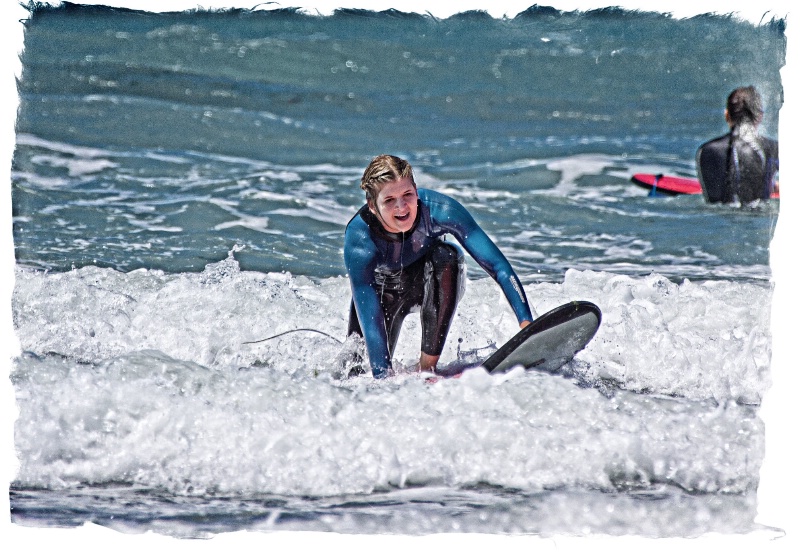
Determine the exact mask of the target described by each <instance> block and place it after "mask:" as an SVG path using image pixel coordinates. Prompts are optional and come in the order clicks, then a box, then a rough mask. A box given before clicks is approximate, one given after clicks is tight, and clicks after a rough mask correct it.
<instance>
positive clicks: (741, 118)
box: [696, 86, 778, 205]
mask: <svg viewBox="0 0 800 553" xmlns="http://www.w3.org/2000/svg"><path fill="white" fill-rule="evenodd" d="M763 115H764V111H763V108H762V107H761V96H760V95H759V93H758V91H756V89H755V88H754V87H752V86H746V87H741V88H737V89H736V90H734V91H733V92H731V94H730V96H728V103H727V107H726V109H725V120H726V121H727V122H728V126H729V127H730V129H731V132H729V133H728V134H726V135H724V136H720V137H718V138H715V139H713V140H710V141H708V142H706V143H705V144H703V145H702V146H700V148H699V149H698V150H697V156H696V162H697V175H698V177H699V179H700V184H701V185H702V187H703V197H704V198H705V199H706V201H707V202H724V203H739V204H741V205H749V204H752V203H753V202H756V201H758V200H765V199H768V198H769V197H770V196H771V195H772V194H773V193H774V192H777V191H778V182H777V179H776V176H777V173H778V142H777V141H776V140H772V139H770V138H766V137H764V136H760V135H759V134H758V126H759V124H761V119H762V117H763Z"/></svg>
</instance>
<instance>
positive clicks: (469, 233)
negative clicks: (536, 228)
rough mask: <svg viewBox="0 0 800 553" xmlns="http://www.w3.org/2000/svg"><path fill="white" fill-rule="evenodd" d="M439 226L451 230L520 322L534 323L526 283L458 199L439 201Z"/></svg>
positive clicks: (441, 199) (442, 199) (444, 198)
mask: <svg viewBox="0 0 800 553" xmlns="http://www.w3.org/2000/svg"><path fill="white" fill-rule="evenodd" d="M437 203H439V206H437V207H439V209H437V210H436V211H437V214H436V215H437V216H438V217H441V220H440V221H439V223H440V224H441V225H442V226H443V227H444V228H446V229H447V230H448V232H450V233H451V234H452V235H453V236H455V238H456V239H457V240H458V241H459V242H460V243H461V245H462V246H464V248H465V249H466V250H467V252H469V254H470V255H471V256H472V258H473V259H474V260H475V261H477V262H478V265H480V266H481V267H482V268H483V270H484V271H486V272H487V273H488V274H489V275H490V276H491V277H492V278H493V279H494V280H495V281H496V282H497V283H498V284H499V285H500V288H501V289H502V290H503V294H505V296H506V299H507V300H508V303H509V304H511V308H512V309H513V310H514V314H515V315H516V317H517V321H518V322H520V323H521V322H522V321H532V320H533V317H532V316H531V309H530V305H529V304H528V298H527V297H526V296H525V291H524V290H523V289H522V284H521V283H520V281H519V278H518V277H517V274H516V273H515V272H514V269H512V268H511V264H510V263H509V262H508V260H507V259H506V257H505V256H504V255H503V253H502V252H501V251H500V249H499V248H498V247H497V246H496V245H495V243H494V242H492V239H491V238H489V236H488V235H487V234H486V233H485V232H484V231H483V229H482V228H481V227H480V226H478V223H477V222H476V221H475V219H474V218H473V217H472V215H470V213H469V211H467V209H466V208H465V207H464V206H462V205H461V204H460V203H458V202H457V201H455V200H454V199H452V198H450V197H448V196H443V195H440V198H437Z"/></svg>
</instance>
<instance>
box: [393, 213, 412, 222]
mask: <svg viewBox="0 0 800 553" xmlns="http://www.w3.org/2000/svg"><path fill="white" fill-rule="evenodd" d="M410 217H411V213H406V214H405V215H396V216H395V219H397V220H398V221H400V222H405V221H408V219H409V218H410Z"/></svg>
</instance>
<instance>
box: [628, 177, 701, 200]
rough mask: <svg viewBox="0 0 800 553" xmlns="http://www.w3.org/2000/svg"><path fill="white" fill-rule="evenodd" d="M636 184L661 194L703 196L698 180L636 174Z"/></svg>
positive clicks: (634, 180)
mask: <svg viewBox="0 0 800 553" xmlns="http://www.w3.org/2000/svg"><path fill="white" fill-rule="evenodd" d="M631 181H633V183H634V184H638V185H639V186H641V187H642V188H647V189H649V190H651V191H655V192H658V193H660V194H669V195H671V196H675V195H677V194H702V193H703V187H702V186H700V181H698V180H697V179H687V178H684V177H670V176H667V175H650V174H647V173H636V174H635V175H633V176H632V177H631Z"/></svg>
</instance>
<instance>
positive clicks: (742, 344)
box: [10, 4, 786, 538]
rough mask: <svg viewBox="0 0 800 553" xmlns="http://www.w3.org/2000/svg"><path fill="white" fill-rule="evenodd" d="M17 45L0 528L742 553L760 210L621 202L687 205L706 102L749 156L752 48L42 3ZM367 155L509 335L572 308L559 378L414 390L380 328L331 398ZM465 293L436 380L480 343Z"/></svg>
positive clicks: (711, 28)
mask: <svg viewBox="0 0 800 553" xmlns="http://www.w3.org/2000/svg"><path fill="white" fill-rule="evenodd" d="M24 37H25V42H24V47H25V48H24V52H23V53H22V57H21V63H22V73H21V78H20V81H19V111H18V116H17V121H16V134H15V145H16V148H15V151H14V155H13V159H12V171H11V180H12V182H11V196H12V209H13V240H14V254H15V260H16V263H15V267H14V276H15V284H14V289H13V295H12V298H11V312H12V319H13V326H14V330H15V333H16V337H17V339H18V340H19V345H20V352H19V354H18V355H17V356H16V357H15V358H14V359H13V362H12V369H11V373H10V378H11V382H12V385H13V390H14V395H15V399H16V406H17V409H18V411H19V412H18V417H17V419H16V422H15V424H14V446H15V450H16V455H17V460H18V469H17V471H16V475H15V477H14V479H13V481H12V482H11V486H10V511H11V513H10V514H11V519H12V521H13V523H14V524H17V525H21V526H46V527H75V526H80V525H82V524H84V523H86V522H93V523H96V524H99V525H102V526H107V527H110V528H113V529H115V530H119V531H120V532H125V533H129V532H133V533H141V532H146V531H152V532H155V533H158V534H164V535H169V536H177V537H192V538H197V537H210V536H215V535H218V534H224V533H229V532H236V531H241V530H252V531H259V532H276V531H282V530H287V531H314V532H329V533H338V534H398V535H399V534H402V535H424V534H433V533H482V534H503V535H505V534H512V535H531V534H534V535H539V536H545V537H548V536H559V535H565V536H586V535H590V536H641V537H648V538H651V537H658V538H670V537H690V538H695V537H698V536H705V535H709V534H726V535H729V534H738V535H744V534H749V533H752V532H758V531H763V530H765V527H763V526H762V525H761V524H758V523H756V521H755V518H756V514H757V510H758V501H757V491H758V487H759V479H760V470H761V468H762V463H763V460H764V455H765V425H764V423H763V421H762V420H761V418H760V416H759V410H760V407H761V404H762V400H763V399H764V397H765V394H766V393H767V392H768V390H770V387H771V384H772V375H771V370H770V369H771V357H772V329H771V325H770V321H771V306H772V298H773V291H774V282H773V276H772V272H771V268H770V243H771V240H772V238H773V234H774V231H775V227H776V224H777V221H778V218H779V212H780V202H779V201H777V200H771V201H768V202H764V203H763V204H761V205H759V206H757V207H756V208H752V209H750V208H748V209H739V208H734V207H731V206H709V205H705V204H704V203H703V201H702V198H700V197H696V196H683V197H651V196H650V195H649V194H648V191H647V190H645V189H641V188H638V187H636V186H634V185H633V184H631V182H630V176H631V175H632V174H634V173H638V172H649V173H665V174H675V175H683V176H694V153H695V150H696V148H697V146H698V145H699V144H700V143H702V142H703V141H705V140H707V139H708V138H711V137H714V136H716V135H719V134H722V133H723V132H724V131H725V123H724V119H723V118H722V110H723V106H724V100H725V97H726V96H727V94H728V92H729V91H730V90H731V89H732V88H734V87H736V86H739V85H743V84H755V85H756V86H757V87H758V88H759V90H760V91H761V93H762V95H763V97H764V100H765V106H766V115H765V121H764V124H763V129H764V132H765V133H766V134H769V135H771V136H777V130H778V115H779V110H780V108H781V106H782V103H783V85H782V81H781V76H780V69H781V68H782V66H783V64H784V62H785V56H786V37H785V21H784V20H778V19H772V20H764V21H762V22H761V23H759V24H756V23H752V22H746V21H742V20H739V19H737V18H735V17H729V16H718V15H701V16H697V17H693V18H686V19H682V18H675V17H669V16H666V15H664V14H660V13H655V12H632V11H626V10H622V9H614V8H609V9H603V10H595V11H586V12H577V11H558V10H551V9H548V8H538V9H537V8H531V9H529V10H526V11H524V12H521V13H519V15H516V16H512V17H507V18H503V19H499V18H493V17H491V16H489V15H487V14H485V13H479V12H468V13H462V14H459V15H456V16H453V17H449V18H437V17H433V16H430V15H426V16H422V15H417V14H410V13H403V12H398V11H389V12H370V11H361V10H340V11H338V12H336V13H334V14H333V15H331V16H319V15H307V14H305V13H301V12H298V11H294V10H277V11H269V10H267V9H266V7H265V9H263V10H262V11H249V10H233V11H223V12H215V11H202V10H196V11H192V12H180V13H153V12H144V11H130V10H123V9H109V8H99V7H88V6H76V5H71V4H69V5H64V6H62V7H60V8H58V9H56V8H50V9H48V8H43V9H39V10H35V11H34V12H33V13H32V14H31V17H30V19H29V20H28V21H27V22H26V23H25V35H24ZM383 152H390V153H395V154H398V155H401V156H403V157H405V158H407V159H409V161H411V163H412V165H413V166H414V168H415V175H416V179H417V182H418V184H419V185H420V186H423V187H428V188H432V189H435V190H439V191H442V192H444V193H447V194H450V195H452V196H453V197H455V198H456V199H458V200H459V201H461V202H462V203H463V204H464V205H465V206H467V207H468V208H469V210H470V211H471V212H472V213H473V215H474V216H475V218H476V219H477V220H478V221H479V223H480V224H481V225H482V226H483V227H484V229H485V230H486V231H487V232H488V233H489V234H490V235H491V236H492V237H493V239H495V241H496V242H497V244H498V245H499V246H500V248H501V249H502V250H503V251H504V252H505V254H506V255H507V257H508V258H509V259H510V261H511V262H512V264H513V265H514V267H515V268H516V270H517V272H518V273H519V275H520V277H521V279H522V281H523V284H524V286H525V289H526V292H527V295H528V297H529V299H530V300H531V303H532V305H533V308H534V310H535V311H536V312H537V313H540V314H541V313H544V312H546V311H548V310H549V309H551V308H553V307H555V306H557V305H559V304H562V303H565V302H567V301H570V300H577V299H580V300H589V301H592V302H594V303H596V304H597V305H598V306H600V308H601V309H602V310H603V323H602V325H601V327H600V330H599V331H598V334H597V335H596V337H595V339H594V340H593V341H592V342H591V343H590V344H589V345H588V346H587V348H586V349H585V350H584V351H582V352H580V353H579V354H578V355H577V356H576V358H575V359H574V360H573V361H572V362H571V363H569V364H568V365H567V366H565V367H564V368H562V369H561V370H559V371H558V372H557V373H556V374H547V373H541V372H536V371H530V372H527V373H526V372H524V371H519V370H518V371H514V372H512V373H510V374H508V375H505V376H502V377H490V376H488V375H486V374H485V373H484V372H482V371H480V370H477V371H469V372H467V373H466V374H465V375H464V376H463V377H462V378H460V379H457V380H447V381H441V382H438V383H435V384H430V383H428V382H426V381H425V379H424V378H422V377H420V376H419V375H418V374H416V373H415V372H414V364H415V358H416V357H417V356H418V353H419V351H418V339H419V336H418V335H419V326H418V322H417V321H416V320H414V318H413V317H410V318H409V319H408V321H407V323H406V327H405V328H404V330H403V334H402V335H401V338H400V343H399V346H398V351H397V353H396V356H395V365H396V366H395V368H396V370H397V372H398V375H397V376H395V377H393V378H391V379H388V380H386V381H375V380H373V379H372V378H370V377H359V378H352V379H343V378H342V376H341V375H340V374H339V372H338V363H337V360H338V356H339V355H340V353H341V352H342V348H343V346H342V344H341V341H342V340H343V339H344V332H345V329H346V325H347V319H346V317H347V313H348V305H349V301H350V298H349V288H348V283H347V278H346V275H345V272H344V267H343V262H342V239H343V230H344V225H345V224H346V223H347V221H348V220H349V219H350V217H352V215H353V214H354V213H355V211H356V210H357V209H358V208H359V207H360V205H361V203H362V202H363V198H362V194H361V192H360V190H359V188H358V180H359V177H360V174H361V172H362V171H363V169H364V167H365V166H366V164H367V163H368V162H369V160H370V159H371V157H372V156H374V155H376V154H379V153H383ZM468 274H469V283H468V286H467V292H466V295H465V297H464V299H463V301H462V303H461V305H460V306H459V309H458V312H457V315H456V319H455V321H454V323H453V326H452V329H451V331H450V335H449V339H448V343H447V345H446V348H445V351H444V353H443V357H442V363H445V364H447V363H455V362H458V361H459V359H461V358H463V357H464V356H468V355H473V354H474V355H484V354H486V353H487V352H490V351H491V350H492V349H493V348H495V347H497V345H498V344H502V343H503V342H504V341H505V340H506V339H507V338H508V337H510V336H511V335H513V333H514V332H515V327H516V324H515V322H514V317H513V314H512V312H511V310H510V308H509V307H508V306H506V304H505V301H504V299H503V298H502V295H501V294H500V291H499V288H498V287H497V286H496V285H495V284H494V283H493V282H492V281H491V280H488V279H487V278H486V275H485V274H484V273H482V271H481V270H480V269H479V268H478V267H477V265H476V264H474V263H472V264H471V265H470V268H469V273H468ZM284 333H286V334H284ZM273 337H274V338H273ZM267 338H271V339H268V340H266V339H267Z"/></svg>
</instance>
